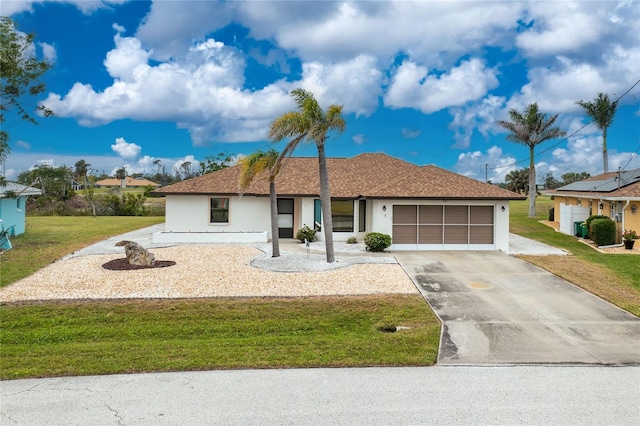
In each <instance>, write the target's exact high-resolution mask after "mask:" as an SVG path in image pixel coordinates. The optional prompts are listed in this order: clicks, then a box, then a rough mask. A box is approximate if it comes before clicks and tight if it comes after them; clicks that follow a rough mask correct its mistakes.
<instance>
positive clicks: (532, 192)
mask: <svg viewBox="0 0 640 426" xmlns="http://www.w3.org/2000/svg"><path fill="white" fill-rule="evenodd" d="M534 147H535V146H534V145H531V146H529V217H536V196H537V195H538V189H537V188H536V165H535V161H534V159H533V156H534V153H533V150H534Z"/></svg>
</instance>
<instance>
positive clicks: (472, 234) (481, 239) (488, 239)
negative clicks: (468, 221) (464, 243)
mask: <svg viewBox="0 0 640 426" xmlns="http://www.w3.org/2000/svg"><path fill="white" fill-rule="evenodd" d="M469 243H470V244H493V226H472V227H471V228H469Z"/></svg>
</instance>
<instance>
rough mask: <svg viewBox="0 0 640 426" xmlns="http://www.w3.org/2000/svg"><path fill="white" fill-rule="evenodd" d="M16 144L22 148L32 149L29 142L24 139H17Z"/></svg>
mask: <svg viewBox="0 0 640 426" xmlns="http://www.w3.org/2000/svg"><path fill="white" fill-rule="evenodd" d="M16 146H17V147H19V148H22V149H27V150H28V149H31V145H30V144H29V142H25V141H23V140H19V141H16Z"/></svg>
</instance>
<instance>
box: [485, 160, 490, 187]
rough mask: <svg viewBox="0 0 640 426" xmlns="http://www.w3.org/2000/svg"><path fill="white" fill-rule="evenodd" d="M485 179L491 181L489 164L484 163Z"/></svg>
mask: <svg viewBox="0 0 640 426" xmlns="http://www.w3.org/2000/svg"><path fill="white" fill-rule="evenodd" d="M484 181H485V182H486V183H489V164H486V163H485V165H484Z"/></svg>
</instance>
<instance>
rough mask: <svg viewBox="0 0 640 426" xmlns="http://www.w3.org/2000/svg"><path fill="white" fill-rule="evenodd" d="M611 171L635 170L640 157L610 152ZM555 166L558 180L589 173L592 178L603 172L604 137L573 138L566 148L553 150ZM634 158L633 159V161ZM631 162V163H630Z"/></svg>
mask: <svg viewBox="0 0 640 426" xmlns="http://www.w3.org/2000/svg"><path fill="white" fill-rule="evenodd" d="M608 154H609V171H616V170H618V167H625V166H627V167H626V168H627V169H634V168H639V167H640V157H638V156H637V155H636V156H634V153H632V152H616V151H611V150H609V153H608ZM552 155H553V164H554V165H555V166H556V167H557V169H558V172H557V174H556V173H554V175H555V177H556V179H558V180H559V177H560V176H561V175H562V174H564V173H569V172H573V173H580V172H583V171H584V172H588V173H590V174H591V175H592V176H593V175H599V174H600V173H602V172H603V166H604V165H603V159H602V136H600V135H597V136H596V135H590V136H584V137H577V138H571V139H570V140H569V142H568V143H567V147H566V148H557V149H555V150H553V152H552ZM632 158H633V159H632ZM630 160H631V161H630Z"/></svg>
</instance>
